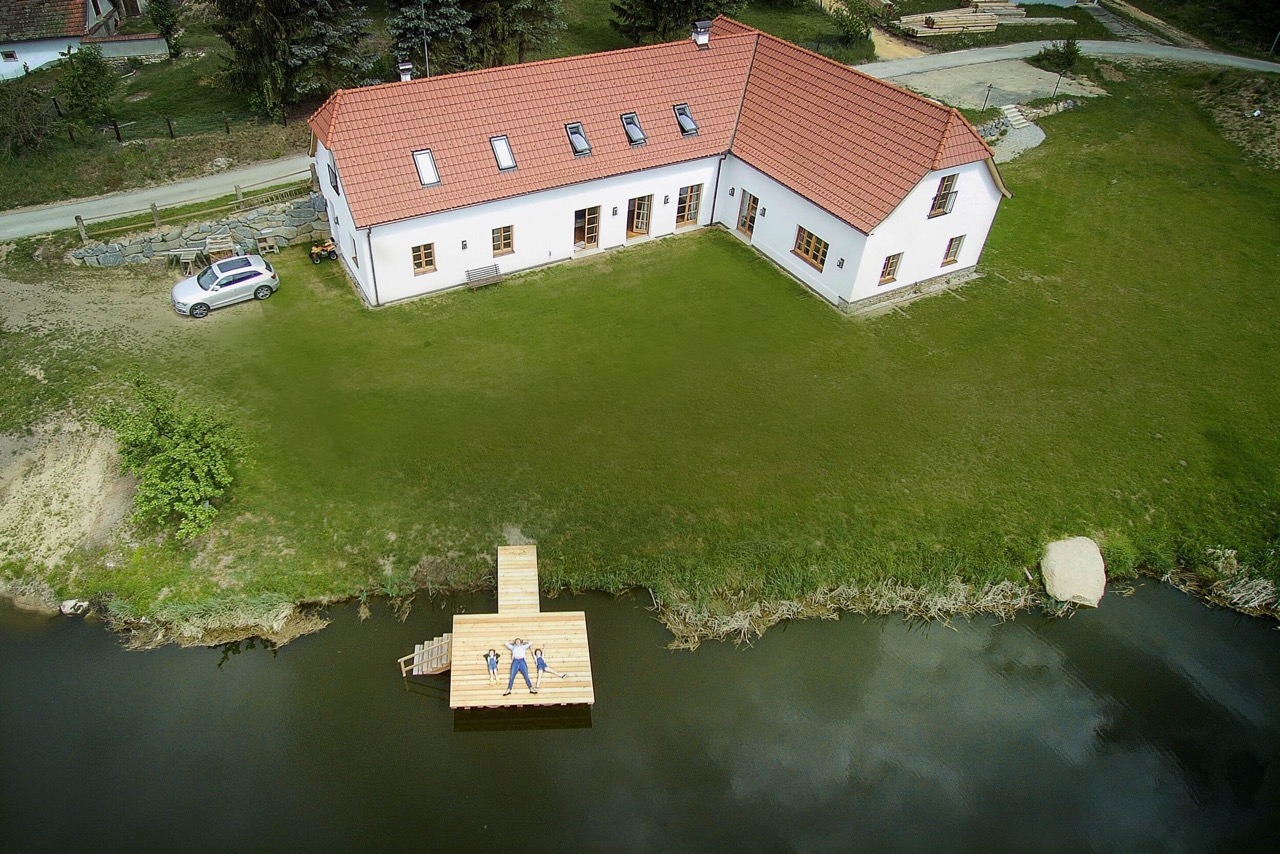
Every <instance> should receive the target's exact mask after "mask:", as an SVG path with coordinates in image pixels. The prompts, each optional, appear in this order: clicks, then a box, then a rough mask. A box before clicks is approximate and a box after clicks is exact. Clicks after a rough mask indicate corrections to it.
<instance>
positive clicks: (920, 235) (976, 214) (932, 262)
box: [849, 163, 1000, 302]
mask: <svg viewBox="0 0 1280 854" xmlns="http://www.w3.org/2000/svg"><path fill="white" fill-rule="evenodd" d="M952 174H954V175H956V176H957V178H956V193H957V195H956V201H955V204H954V205H953V206H952V209H951V213H949V214H944V215H942V216H935V217H932V218H931V217H930V216H929V211H930V210H931V209H932V207H933V197H934V195H935V194H936V193H937V191H938V183H939V181H940V180H941V179H942V178H943V177H944V176H946V175H952ZM999 206H1000V191H999V189H998V188H997V187H996V184H995V181H994V180H993V179H992V178H991V173H990V172H989V171H988V170H987V167H986V164H984V163H970V164H967V165H965V166H959V167H956V168H955V169H943V170H940V171H937V172H930V173H928V174H927V175H925V177H924V178H923V179H922V180H921V181H920V183H919V185H917V186H916V188H915V189H914V190H912V191H911V193H910V194H909V195H908V196H907V197H906V198H905V199H903V201H902V203H901V204H900V205H898V207H897V208H896V209H895V210H894V211H893V213H891V214H890V215H889V216H888V217H887V218H886V219H885V221H884V222H882V223H880V225H878V226H877V227H876V228H875V229H874V230H872V232H871V234H870V235H869V236H868V238H867V246H866V251H865V252H864V253H863V256H862V263H861V265H860V266H859V268H858V271H857V284H856V286H855V288H854V291H853V296H852V298H851V299H850V300H849V301H850V302H855V301H857V300H861V299H867V298H868V297H875V296H879V295H880V294H883V293H888V292H889V291H892V290H897V289H899V288H905V287H909V286H911V285H913V284H916V283H917V282H920V281H923V280H925V279H931V278H933V277H935V276H941V275H944V274H946V273H953V272H956V271H958V270H963V269H965V268H967V267H972V266H974V265H976V264H977V263H978V258H979V256H980V255H981V254H982V247H983V245H984V244H985V243H986V242H987V233H988V232H989V231H990V230H991V222H992V220H993V219H995V215H996V210H997V209H998V208H999ZM962 235H963V236H964V244H963V245H962V246H961V248H960V257H959V260H958V261H957V262H956V263H955V264H948V265H946V266H943V264H942V259H943V257H944V256H945V255H946V251H947V243H948V242H949V241H950V240H951V238H953V237H960V236H962ZM899 252H901V253H902V263H901V264H900V265H899V267H898V275H897V281H895V282H893V283H892V284H888V285H881V284H880V271H881V270H882V269H883V267H884V262H885V259H886V258H887V257H889V256H890V255H896V254H897V253H899Z"/></svg>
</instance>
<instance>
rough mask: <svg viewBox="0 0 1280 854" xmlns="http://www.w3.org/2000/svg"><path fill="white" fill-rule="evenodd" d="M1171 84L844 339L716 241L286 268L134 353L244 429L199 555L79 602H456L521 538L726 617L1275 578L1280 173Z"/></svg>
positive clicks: (96, 582) (582, 577)
mask: <svg viewBox="0 0 1280 854" xmlns="http://www.w3.org/2000/svg"><path fill="white" fill-rule="evenodd" d="M1168 74H1169V72H1149V71H1148V72H1141V73H1140V74H1138V73H1135V74H1134V75H1133V76H1131V77H1130V78H1129V80H1128V81H1127V82H1125V83H1117V84H1113V94H1112V96H1111V97H1109V98H1102V99H1098V100H1096V101H1093V102H1091V103H1090V104H1089V106H1088V107H1087V108H1086V109H1083V110H1080V111H1077V112H1073V113H1066V114H1062V115H1060V116H1057V117H1054V118H1052V119H1048V120H1046V121H1045V126H1046V129H1047V131H1048V134H1049V139H1048V141H1047V142H1046V143H1045V144H1044V145H1043V146H1041V147H1040V148H1038V149H1035V150H1034V151H1032V152H1030V153H1028V154H1026V155H1024V156H1023V157H1022V158H1021V159H1019V160H1018V161H1016V162H1015V163H1013V164H1010V165H1007V166H1006V167H1005V168H1004V174H1005V177H1006V179H1007V181H1008V183H1009V184H1010V186H1011V187H1012V189H1013V191H1014V193H1015V196H1014V198H1013V199H1011V200H1008V201H1006V202H1005V203H1004V205H1003V207H1002V209H1001V212H1000V214H999V218H998V220H997V224H996V227H995V230H994V233H993V235H992V237H991V239H990V241H989V244H988V247H987V251H986V255H985V257H984V259H983V264H982V267H983V270H984V271H985V273H986V277H985V278H984V279H982V280H981V281H978V282H975V283H973V284H972V285H970V286H968V287H966V288H964V289H962V290H961V291H959V292H957V293H956V294H955V295H947V294H944V295H941V296H937V297H933V298H931V299H928V300H926V301H923V302H920V303H916V304H914V305H912V306H910V307H909V308H908V309H907V310H906V314H905V315H903V314H894V315H890V316H885V317H881V318H878V319H873V320H869V321H867V320H863V321H860V320H852V319H849V318H846V317H843V316H842V315H840V314H838V313H837V312H835V311H834V310H832V309H831V308H829V307H828V306H826V305H825V304H824V303H823V302H822V301H821V300H819V299H818V298H817V297H815V296H813V295H811V294H810V293H808V292H807V291H805V290H804V289H803V288H802V287H800V286H799V285H798V284H796V283H795V282H794V281H792V280H791V279H789V278H787V277H786V276H784V275H783V274H781V273H780V272H779V271H778V270H777V269H776V268H775V267H774V266H773V265H772V264H771V263H770V262H768V261H766V260H765V259H763V258H762V257H760V256H758V255H756V254H755V253H753V252H752V251H751V250H749V249H747V248H745V247H744V246H742V245H740V244H739V243H738V242H737V240H736V239H735V238H733V237H732V236H730V235H728V234H725V233H722V232H718V231H706V232H703V233H699V234H695V235H691V236H685V237H680V238H674V239H667V240H661V241H656V242H653V243H650V244H647V245H642V246H639V247H635V248H631V249H627V250H623V251H616V252H610V253H607V254H605V255H603V256H599V257H597V258H594V259H590V260H586V261H583V262H576V263H570V264H564V265H560V266H557V267H553V268H549V269H547V270H544V271H539V272H535V273H532V274H529V275H525V276H521V277H516V278H514V279H511V280H509V281H508V282H507V283H505V284H503V285H500V286H498V287H493V288H488V289H485V290H482V291H479V292H475V293H471V292H464V293H457V294H453V295H447V296H443V297H439V298H432V299H423V300H419V301H416V302H413V303H409V304H404V305H400V306H394V307H390V308H385V309H381V310H376V311H370V310H366V309H364V308H362V307H361V306H360V305H359V303H358V301H357V299H356V297H355V296H354V295H353V292H352V289H351V286H350V285H349V284H348V282H347V281H346V280H345V278H344V276H343V274H342V272H341V270H340V268H339V267H338V266H337V265H336V264H325V265H324V266H320V267H313V266H312V265H311V264H310V263H309V262H308V261H307V260H306V256H305V255H304V254H303V253H302V252H300V251H297V250H295V251H292V252H289V253H286V254H285V255H284V256H282V258H281V259H280V261H279V265H278V266H279V269H280V271H281V276H282V279H283V281H284V287H283V288H282V290H281V291H280V293H279V294H278V295H277V296H276V297H274V298H273V299H271V300H270V301H268V302H266V303H264V304H262V305H260V306H239V307H235V308H231V309H228V310H226V311H224V312H222V313H220V314H219V315H215V317H214V318H213V321H214V322H216V323H218V324H219V328H218V332H217V335H215V336H210V337H211V338H212V341H213V343H211V344H201V349H200V351H199V352H192V351H183V350H182V349H181V348H180V347H178V348H176V349H175V351H174V352H172V353H165V354H154V355H149V356H146V357H143V361H144V363H145V366H146V367H148V369H149V370H151V371H153V372H155V373H156V374H157V375H158V376H160V377H161V378H164V379H167V380H169V381H171V382H174V383H175V384H178V385H180V386H181V387H183V388H184V389H185V391H186V392H187V393H188V394H190V395H192V396H196V397H199V398H201V399H203V400H204V401H206V402H207V403H209V404H210V405H213V406H215V407H217V408H218V409H219V410H221V411H223V412H224V413H225V414H226V415H227V416H228V417H229V418H231V419H232V420H233V421H235V422H236V423H237V424H238V425H239V426H240V428H241V430H242V431H243V432H244V435H245V437H246V444H245V455H246V462H245V464H244V465H243V466H242V470H241V480H240V482H239V484H238V485H237V486H236V488H235V490H234V494H233V496H232V498H231V500H230V501H229V502H228V503H227V504H226V506H225V508H224V512H223V516H222V517H221V521H220V522H219V523H218V525H217V528H216V531H215V533H214V535H212V536H211V537H210V538H209V539H208V540H207V541H205V542H202V543H200V544H198V548H197V551H198V552H199V556H198V557H197V558H196V559H195V560H194V563H193V562H192V554H193V552H192V551H187V550H184V549H181V548H179V547H176V546H172V545H170V546H165V547H163V548H161V549H159V550H156V549H154V548H148V551H147V553H146V554H145V555H142V554H140V555H139V556H136V557H135V559H134V561H132V563H131V564H130V566H128V567H123V568H121V567H118V568H116V569H113V570H108V569H105V568H103V566H102V564H101V563H98V562H96V561H84V562H83V563H82V565H81V566H80V574H79V575H78V577H77V580H76V581H75V582H74V584H70V585H67V586H68V587H69V588H71V587H73V588H75V589H76V590H77V591H80V592H85V591H93V590H117V591H120V590H125V591H126V596H127V597H128V598H130V599H131V601H132V604H133V605H134V606H135V607H137V608H139V609H142V610H146V609H147V608H149V607H150V606H151V605H152V604H153V602H154V597H155V596H156V595H157V593H158V591H159V590H160V588H161V587H168V588H169V589H168V591H167V592H166V593H165V596H166V597H167V598H166V601H167V603H169V604H170V605H172V604H174V603H180V602H184V601H189V602H195V601H200V600H202V599H209V598H216V597H235V596H284V597H289V598H296V599H316V598H322V597H331V596H350V595H358V594H361V593H363V592H371V591H372V592H378V591H382V592H391V593H396V592H405V591H407V590H408V589H410V588H412V587H414V586H419V585H428V586H430V585H446V586H447V585H466V584H472V583H476V582H477V581H478V580H480V579H483V578H484V576H485V574H486V573H487V572H489V571H490V567H491V566H492V561H493V557H494V549H495V547H496V546H497V545H498V544H500V543H503V542H505V541H506V537H507V535H508V534H510V533H512V532H513V531H512V529H514V528H518V529H519V530H520V532H522V533H523V534H524V535H525V536H528V537H531V538H533V539H536V540H537V542H538V545H539V552H540V558H541V564H540V565H541V570H542V573H543V579H544V583H545V584H546V585H547V586H549V587H560V586H565V587H569V588H578V589H581V588H601V589H606V590H616V589H619V588H623V587H627V586H632V585H642V586H648V587H651V588H653V589H655V590H657V591H659V592H661V593H662V594H663V595H665V596H668V597H672V596H677V597H679V596H684V597H688V598H690V599H693V600H696V601H699V602H701V603H704V604H709V605H711V606H713V607H714V604H715V602H716V601H717V600H718V598H719V597H720V596H721V595H722V594H725V593H734V594H741V593H746V594H748V595H752V596H758V597H768V598H787V597H792V596H795V595H798V594H800V593H803V592H806V591H811V590H814V589H816V588H819V587H821V586H823V585H831V584H837V583H842V582H852V583H865V582H870V581H874V580H877V579H881V578H884V577H894V578H899V579H901V580H903V581H905V582H907V583H909V584H913V585H929V586H939V587H940V586H943V585H945V584H946V583H947V582H948V580H949V579H951V578H953V577H956V576H959V577H961V578H963V579H966V580H970V581H975V582H978V583H983V582H988V581H997V580H1001V579H1014V580H1018V579H1023V578H1024V569H1026V568H1034V564H1035V562H1036V561H1037V560H1038V558H1039V555H1040V553H1041V550H1042V548H1043V545H1044V543H1045V542H1046V541H1048V540H1051V539H1055V538H1058V537H1061V536H1065V535H1077V534H1084V535H1089V536H1094V537H1096V538H1098V539H1099V540H1101V541H1102V542H1103V544H1104V546H1105V550H1106V554H1107V558H1108V560H1109V562H1110V565H1111V571H1112V574H1113V575H1114V576H1122V575H1124V574H1126V573H1129V572H1132V570H1133V569H1134V568H1135V566H1139V565H1141V566H1146V567H1149V568H1155V569H1171V568H1174V567H1175V566H1184V567H1196V566H1201V565H1204V564H1205V563H1206V561H1207V554H1206V552H1207V550H1208V549H1209V548H1211V547H1216V546H1222V547H1226V548H1235V549H1238V550H1239V551H1240V555H1241V559H1242V560H1244V561H1245V562H1247V563H1249V564H1251V565H1253V566H1257V567H1263V568H1264V571H1265V572H1267V573H1270V574H1271V575H1272V577H1275V572H1276V558H1275V552H1274V549H1275V547H1276V545H1277V530H1278V522H1277V520H1278V518H1280V516H1278V514H1277V510H1278V508H1280V501H1278V492H1277V472H1278V470H1280V434H1278V433H1277V430H1276V424H1277V423H1280V381H1278V380H1277V370H1276V368H1277V360H1278V357H1280V293H1278V292H1277V288H1276V275H1275V270H1276V269H1277V262H1278V261H1280V254H1278V253H1280V249H1278V246H1277V240H1276V236H1277V234H1280V175H1278V174H1277V173H1275V172H1269V171H1264V170H1261V169H1258V168H1256V167H1253V166H1250V165H1248V164H1247V162H1246V161H1245V160H1244V158H1243V156H1242V154H1241V152H1240V151H1239V150H1238V149H1236V148H1235V147H1233V146H1232V145H1231V144H1229V143H1227V142H1226V141H1224V140H1223V139H1222V138H1221V137H1220V136H1219V134H1218V133H1217V131H1216V130H1215V129H1214V128H1213V127H1212V126H1211V125H1210V123H1209V121H1208V119H1207V118H1206V117H1205V116H1204V115H1203V114H1202V113H1201V112H1200V111H1199V110H1198V109H1197V108H1196V107H1195V106H1194V102H1193V100H1192V98H1191V91H1192V90H1193V89H1194V88H1195V87H1197V86H1199V85H1200V84H1201V83H1202V82H1203V81H1202V80H1201V79H1200V78H1195V77H1178V78H1174V79H1172V80H1169V79H1168V77H1167V76H1168ZM516 239H517V240H518V239H519V236H518V235H517V237H516ZM201 340H202V341H203V340H205V336H201ZM156 356H163V358H157V357H156ZM199 365H204V366H206V367H205V368H200V367H198V366H199ZM189 565H190V568H189ZM64 583H65V582H64ZM68 592H70V591H68Z"/></svg>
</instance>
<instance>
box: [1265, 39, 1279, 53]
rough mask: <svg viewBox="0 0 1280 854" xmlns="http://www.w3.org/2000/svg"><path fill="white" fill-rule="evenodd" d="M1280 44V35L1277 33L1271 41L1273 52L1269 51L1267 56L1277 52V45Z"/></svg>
mask: <svg viewBox="0 0 1280 854" xmlns="http://www.w3.org/2000/svg"><path fill="white" fill-rule="evenodd" d="M1277 44H1280V33H1276V37H1275V38H1274V39H1272V40H1271V50H1269V51H1267V56H1270V55H1271V54H1273V53H1275V52H1276V45H1277Z"/></svg>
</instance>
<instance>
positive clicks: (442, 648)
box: [400, 632, 453, 677]
mask: <svg viewBox="0 0 1280 854" xmlns="http://www.w3.org/2000/svg"><path fill="white" fill-rule="evenodd" d="M452 657H453V633H452V632H446V633H444V634H443V635H441V636H440V637H438V638H433V639H432V640H429V641H426V642H425V643H419V644H414V647H413V652H412V653H411V654H409V655H406V656H405V657H404V658H401V659H400V675H401V676H403V677H409V676H436V675H437V674H440V673H444V672H445V671H446V670H448V669H449V667H450V665H451V664H452Z"/></svg>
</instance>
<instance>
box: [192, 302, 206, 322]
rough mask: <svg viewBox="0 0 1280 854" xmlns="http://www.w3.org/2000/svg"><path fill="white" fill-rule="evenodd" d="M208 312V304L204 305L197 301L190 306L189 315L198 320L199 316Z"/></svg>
mask: <svg viewBox="0 0 1280 854" xmlns="http://www.w3.org/2000/svg"><path fill="white" fill-rule="evenodd" d="M208 313H209V306H207V305H205V304H204V303H202V302H198V303H196V304H195V305H193V306H191V316H192V317H194V318H195V319H196V320H199V319H200V318H202V317H204V316H205V315H206V314H208Z"/></svg>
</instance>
